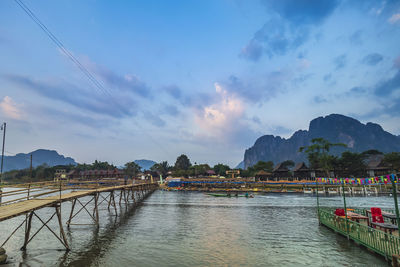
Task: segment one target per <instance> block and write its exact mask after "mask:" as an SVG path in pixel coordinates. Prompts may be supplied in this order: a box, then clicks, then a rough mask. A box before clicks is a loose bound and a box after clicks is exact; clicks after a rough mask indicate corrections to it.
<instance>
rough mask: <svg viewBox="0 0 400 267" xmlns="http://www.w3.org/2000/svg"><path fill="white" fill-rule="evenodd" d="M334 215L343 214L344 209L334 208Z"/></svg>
mask: <svg viewBox="0 0 400 267" xmlns="http://www.w3.org/2000/svg"><path fill="white" fill-rule="evenodd" d="M335 215H336V216H345V213H344V209H336V210H335Z"/></svg>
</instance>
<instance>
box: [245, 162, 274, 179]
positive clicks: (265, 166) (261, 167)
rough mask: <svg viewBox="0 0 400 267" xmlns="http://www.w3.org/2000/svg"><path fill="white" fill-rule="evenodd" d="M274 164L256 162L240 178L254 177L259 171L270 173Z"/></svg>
mask: <svg viewBox="0 0 400 267" xmlns="http://www.w3.org/2000/svg"><path fill="white" fill-rule="evenodd" d="M273 169H274V163H273V162H272V161H261V160H260V161H258V162H257V163H256V164H254V165H253V166H251V167H248V168H247V172H243V173H242V176H254V175H255V174H256V173H257V172H259V171H266V172H272V170H273Z"/></svg>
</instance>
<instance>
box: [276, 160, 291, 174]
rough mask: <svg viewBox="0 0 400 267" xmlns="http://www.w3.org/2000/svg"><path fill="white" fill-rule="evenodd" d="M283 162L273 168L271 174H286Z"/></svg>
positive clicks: (286, 169)
mask: <svg viewBox="0 0 400 267" xmlns="http://www.w3.org/2000/svg"><path fill="white" fill-rule="evenodd" d="M282 163H283V162H281V163H279V164H278V165H276V166H275V168H274V169H273V170H272V172H288V171H289V169H288V168H286V167H285V166H283V165H282Z"/></svg>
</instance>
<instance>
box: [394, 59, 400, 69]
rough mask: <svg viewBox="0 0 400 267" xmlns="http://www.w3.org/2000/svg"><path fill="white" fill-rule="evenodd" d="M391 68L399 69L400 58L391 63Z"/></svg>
mask: <svg viewBox="0 0 400 267" xmlns="http://www.w3.org/2000/svg"><path fill="white" fill-rule="evenodd" d="M393 67H395V68H397V69H400V56H398V57H397V58H396V59H395V60H394V61H393Z"/></svg>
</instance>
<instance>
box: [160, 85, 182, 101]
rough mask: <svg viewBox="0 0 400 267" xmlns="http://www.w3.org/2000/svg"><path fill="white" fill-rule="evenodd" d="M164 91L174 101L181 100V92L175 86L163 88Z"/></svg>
mask: <svg viewBox="0 0 400 267" xmlns="http://www.w3.org/2000/svg"><path fill="white" fill-rule="evenodd" d="M164 90H165V91H166V92H167V93H168V94H169V95H170V96H172V97H173V98H175V99H181V97H182V90H181V89H180V88H179V87H178V86H176V85H169V86H165V87H164Z"/></svg>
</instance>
